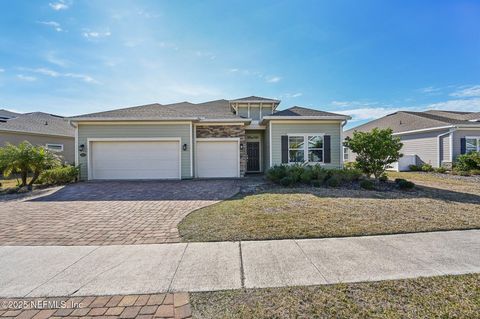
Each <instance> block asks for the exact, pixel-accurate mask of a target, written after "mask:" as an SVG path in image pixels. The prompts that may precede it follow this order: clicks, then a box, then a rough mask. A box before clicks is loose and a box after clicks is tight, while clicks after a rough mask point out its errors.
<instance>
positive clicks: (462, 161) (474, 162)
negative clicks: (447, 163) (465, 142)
mask: <svg viewBox="0 0 480 319" xmlns="http://www.w3.org/2000/svg"><path fill="white" fill-rule="evenodd" d="M455 169H456V170H457V171H470V170H472V169H480V152H470V153H468V154H463V155H460V156H459V157H457V160H456V161H455Z"/></svg>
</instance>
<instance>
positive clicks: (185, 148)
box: [182, 143, 187, 151]
mask: <svg viewBox="0 0 480 319" xmlns="http://www.w3.org/2000/svg"><path fill="white" fill-rule="evenodd" d="M182 149H183V150H184V151H186V150H187V143H185V144H183V146H182Z"/></svg>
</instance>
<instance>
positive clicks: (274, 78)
mask: <svg viewBox="0 0 480 319" xmlns="http://www.w3.org/2000/svg"><path fill="white" fill-rule="evenodd" d="M281 79H282V78H281V77H279V76H267V77H265V81H267V82H268V83H277V82H280V80H281Z"/></svg>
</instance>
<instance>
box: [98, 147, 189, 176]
mask: <svg viewBox="0 0 480 319" xmlns="http://www.w3.org/2000/svg"><path fill="white" fill-rule="evenodd" d="M90 147H91V149H90V155H91V162H90V164H91V165H90V178H91V179H179V178H180V142H178V141H95V142H91V146H90Z"/></svg>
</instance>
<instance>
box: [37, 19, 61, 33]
mask: <svg viewBox="0 0 480 319" xmlns="http://www.w3.org/2000/svg"><path fill="white" fill-rule="evenodd" d="M38 23H40V24H43V25H46V26H49V27H52V28H53V29H54V30H55V31H57V32H62V31H63V29H62V27H61V26H60V23H58V22H55V21H40V22H38Z"/></svg>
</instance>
